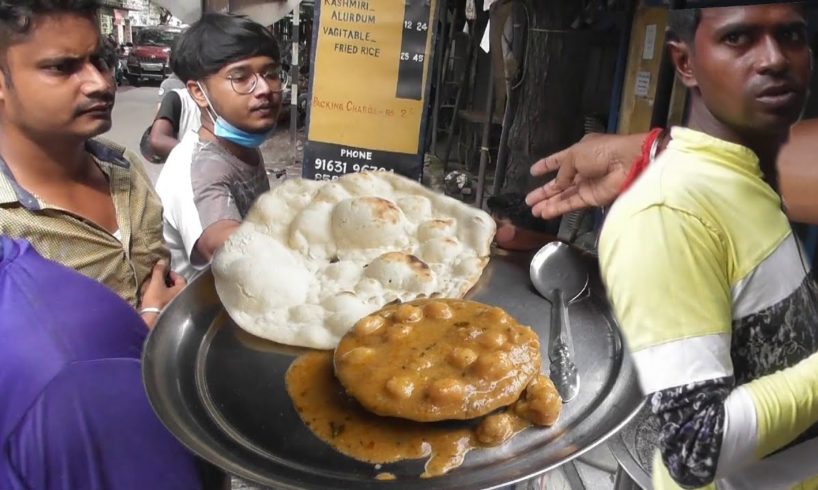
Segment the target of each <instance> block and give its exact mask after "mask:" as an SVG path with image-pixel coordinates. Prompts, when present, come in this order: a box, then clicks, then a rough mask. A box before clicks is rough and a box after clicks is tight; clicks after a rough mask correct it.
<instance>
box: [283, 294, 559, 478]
mask: <svg viewBox="0 0 818 490" xmlns="http://www.w3.org/2000/svg"><path fill="white" fill-rule="evenodd" d="M539 368H540V352H539V340H538V339H537V335H536V334H535V333H534V332H533V331H532V330H531V329H530V328H528V327H525V326H522V325H520V324H518V323H517V322H516V321H515V320H514V319H513V318H512V317H511V316H510V315H508V314H507V313H506V312H505V311H503V310H502V309H500V308H496V307H492V306H488V305H484V304H481V303H475V302H470V301H462V300H448V299H446V300H443V299H434V300H418V301H414V302H411V303H406V304H401V305H392V306H388V307H386V308H384V309H382V310H380V311H378V312H376V313H373V314H372V315H369V316H367V317H365V318H363V319H361V320H360V321H359V322H358V323H357V324H356V325H355V326H354V328H353V329H352V330H350V331H349V332H348V333H347V334H346V335H345V336H344V337H343V338H342V339H341V342H340V344H339V345H338V347H337V348H336V350H335V352H334V353H333V352H327V351H322V352H310V353H308V354H305V355H303V356H301V357H299V358H298V359H296V361H295V362H294V363H293V364H292V365H291V367H290V369H289V370H288V371H287V380H286V381H287V390H288V392H289V394H290V397H291V398H292V401H293V404H294V405H295V408H296V410H297V412H298V414H299V416H300V417H301V419H302V420H303V421H304V423H305V424H306V425H307V427H309V429H310V430H311V431H312V432H313V433H314V434H315V435H316V436H318V437H319V438H320V439H322V440H323V441H325V442H326V443H327V444H329V445H330V446H332V447H333V448H335V449H336V450H338V451H339V452H341V453H343V454H345V455H347V456H350V457H353V458H355V459H358V460H361V461H366V462H370V463H373V464H384V463H392V462H395V461H399V460H404V459H417V458H423V457H428V458H429V459H428V461H427V463H426V471H425V472H424V474H423V475H421V476H423V477H430V476H437V475H442V474H444V473H446V472H448V471H449V470H451V469H452V468H455V467H457V466H459V465H460V464H462V462H463V459H464V457H465V455H466V453H468V452H469V451H470V450H471V449H474V448H478V447H491V446H497V445H500V444H502V443H503V442H505V441H507V440H508V439H510V438H511V437H512V436H514V434H516V433H518V432H520V431H521V430H523V429H525V428H526V427H529V426H531V425H532V424H534V425H539V426H550V425H552V424H554V422H556V420H557V418H558V417H559V413H560V410H561V407H562V401H561V400H560V397H559V395H558V394H557V391H556V389H555V387H554V385H553V383H552V382H551V380H550V379H548V378H547V377H546V376H543V375H541V374H539ZM452 421H456V422H452ZM393 476H394V475H387V474H381V475H379V476H378V477H379V478H392V477H393Z"/></svg>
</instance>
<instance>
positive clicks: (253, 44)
mask: <svg viewBox="0 0 818 490" xmlns="http://www.w3.org/2000/svg"><path fill="white" fill-rule="evenodd" d="M253 56H269V57H270V58H272V59H273V61H275V62H276V63H280V62H281V54H280V53H279V50H278V43H277V42H276V40H275V38H274V37H273V34H272V33H271V32H270V31H269V30H267V29H266V28H265V27H264V26H262V25H261V24H258V23H256V22H253V21H252V20H250V19H247V18H246V17H242V16H238V15H230V14H216V13H206V14H204V15H202V18H201V19H199V20H198V21H196V22H195V23H194V24H193V25H191V26H190V27H189V28H188V29H187V30H186V31H185V32H184V33H183V34H182V36H181V37H180V38H179V40H178V41H177V42H176V46H175V49H174V50H173V52H172V55H171V69H172V70H173V72H174V73H176V76H178V77H179V79H180V80H182V81H183V82H187V81H189V80H201V79H203V78H205V77H207V76H209V75H212V74H214V73H216V72H218V71H219V70H221V69H222V67H224V66H225V65H228V64H230V63H234V62H236V61H239V60H243V59H245V58H251V57H253Z"/></svg>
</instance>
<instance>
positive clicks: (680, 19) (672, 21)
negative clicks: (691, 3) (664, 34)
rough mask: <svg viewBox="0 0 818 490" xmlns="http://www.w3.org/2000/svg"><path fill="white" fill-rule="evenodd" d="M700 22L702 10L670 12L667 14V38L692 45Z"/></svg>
mask: <svg viewBox="0 0 818 490" xmlns="http://www.w3.org/2000/svg"><path fill="white" fill-rule="evenodd" d="M701 20H702V9H695V8H694V9H679V10H671V11H670V12H668V14H667V27H668V37H669V38H671V39H674V40H676V41H682V42H685V43H687V44H690V45H693V39H694V38H695V37H696V29H698V28H699V22H701Z"/></svg>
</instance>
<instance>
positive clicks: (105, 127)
mask: <svg viewBox="0 0 818 490" xmlns="http://www.w3.org/2000/svg"><path fill="white" fill-rule="evenodd" d="M111 126H113V123H112V121H111V120H110V119H100V120H98V121H94V122H93V123H91V124H89V125H88V127H87V130H86V131H83V133H84V134H87V135H88V136H87V137H88V138H93V137H95V136H99V135H101V134H103V133H107V132H108V131H110V130H111Z"/></svg>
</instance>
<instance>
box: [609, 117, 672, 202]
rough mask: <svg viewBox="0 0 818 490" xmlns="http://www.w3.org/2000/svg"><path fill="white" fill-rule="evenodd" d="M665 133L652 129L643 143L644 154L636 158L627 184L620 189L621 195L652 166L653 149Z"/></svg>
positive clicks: (661, 130) (626, 181)
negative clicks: (649, 165)
mask: <svg viewBox="0 0 818 490" xmlns="http://www.w3.org/2000/svg"><path fill="white" fill-rule="evenodd" d="M664 131H665V130H664V129H662V128H655V129H651V131H650V133H648V137H647V138H645V141H643V142H642V153H641V154H640V155H639V157H637V158H636V160H635V161H634V162H633V165H631V168H630V170H628V175H627V176H626V177H625V182H623V183H622V187H620V189H619V193H620V194H621V193H623V192H625V191H626V190H628V188H629V187H630V186H631V185H632V184H633V183H634V182H635V181H636V179H637V178H638V177H639V176H640V175H641V174H642V172H644V171H645V169H646V168H648V164H650V160H651V154H650V153H651V148H652V147H653V145H654V143H656V140H657V139H659V137H660V136H661V135H662V133H664Z"/></svg>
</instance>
